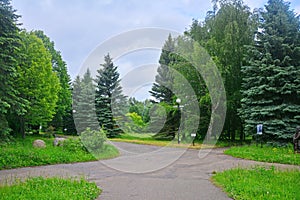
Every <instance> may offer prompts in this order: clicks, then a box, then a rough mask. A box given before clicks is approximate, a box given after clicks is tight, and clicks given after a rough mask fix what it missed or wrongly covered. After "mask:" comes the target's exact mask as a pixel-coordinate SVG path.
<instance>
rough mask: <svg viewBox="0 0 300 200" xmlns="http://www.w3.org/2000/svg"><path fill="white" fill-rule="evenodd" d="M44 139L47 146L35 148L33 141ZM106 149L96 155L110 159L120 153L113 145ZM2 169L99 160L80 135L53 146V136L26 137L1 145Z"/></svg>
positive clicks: (0, 161) (106, 145) (0, 159)
mask: <svg viewBox="0 0 300 200" xmlns="http://www.w3.org/2000/svg"><path fill="white" fill-rule="evenodd" d="M36 139H42V140H44V141H45V143H46V148H35V147H33V146H32V143H33V141H34V140H36ZM103 149H104V150H103V151H102V152H101V153H99V154H98V155H96V157H97V159H108V158H113V157H116V156H118V155H119V152H118V150H117V149H116V148H115V147H113V146H112V145H109V144H105V146H104V148H103ZM0 151H1V154H0V169H12V168H18V167H29V166H40V165H49V164H59V163H74V162H86V161H95V160H97V159H96V158H95V156H94V155H92V154H90V153H89V152H87V151H86V150H85V148H84V146H83V145H82V143H81V142H80V141H79V138H78V137H75V138H72V139H71V140H68V143H67V145H64V146H58V147H55V146H53V138H43V137H42V138H41V137H37V136H35V137H33V136H30V137H26V138H25V139H21V138H17V139H15V141H14V142H11V143H9V144H5V145H1V146H0Z"/></svg>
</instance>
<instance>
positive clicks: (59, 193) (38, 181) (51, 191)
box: [0, 177, 101, 200]
mask: <svg viewBox="0 0 300 200" xmlns="http://www.w3.org/2000/svg"><path fill="white" fill-rule="evenodd" d="M100 193H101V190H100V189H99V188H98V187H97V185H96V184H95V183H89V182H87V181H86V180H84V179H80V180H75V179H63V178H56V177H54V178H43V177H35V178H30V179H27V180H26V181H24V182H21V181H17V182H16V183H14V184H13V185H10V186H9V185H4V186H0V199H3V200H4V199H5V200H15V199H22V200H25V199H39V200H48V199H57V200H59V199H74V200H75V199H77V200H86V199H96V198H97V197H98V196H99V195H100Z"/></svg>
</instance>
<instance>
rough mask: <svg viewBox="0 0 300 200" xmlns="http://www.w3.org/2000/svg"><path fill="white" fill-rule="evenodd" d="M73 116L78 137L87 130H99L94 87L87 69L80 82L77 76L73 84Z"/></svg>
mask: <svg viewBox="0 0 300 200" xmlns="http://www.w3.org/2000/svg"><path fill="white" fill-rule="evenodd" d="M73 115H74V121H75V125H76V129H77V133H78V134H79V135H80V134H81V133H82V132H83V131H85V130H86V129H87V128H89V129H90V130H99V128H100V127H99V124H98V121H97V117H96V110H95V85H94V84H93V78H92V77H91V73H90V70H89V69H88V70H87V71H86V73H85V74H84V76H83V78H82V80H81V79H80V77H79V76H78V77H77V78H76V79H75V81H74V83H73Z"/></svg>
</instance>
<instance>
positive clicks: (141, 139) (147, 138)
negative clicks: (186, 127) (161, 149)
mask: <svg viewBox="0 0 300 200" xmlns="http://www.w3.org/2000/svg"><path fill="white" fill-rule="evenodd" d="M153 135H154V134H145V133H143V134H139V133H126V134H121V135H120V136H118V137H117V138H112V139H110V140H111V141H115V142H128V143H134V144H144V145H154V146H168V147H176V148H189V149H201V148H218V147H227V146H228V145H229V143H228V142H224V141H218V142H215V141H213V140H212V141H210V142H209V143H208V144H202V142H199V141H195V143H194V146H193V145H192V143H186V142H184V141H182V142H181V143H180V144H178V142H177V140H176V139H174V140H172V141H169V140H156V139H154V138H153V137H152V136H153Z"/></svg>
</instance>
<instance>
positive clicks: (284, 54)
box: [240, 0, 300, 142]
mask: <svg viewBox="0 0 300 200" xmlns="http://www.w3.org/2000/svg"><path fill="white" fill-rule="evenodd" d="M299 28H300V22H299V16H296V15H295V13H294V12H293V11H292V10H290V6H289V3H286V2H284V1H283V0H269V1H268V4H267V5H266V6H265V11H262V12H261V23H260V27H259V31H258V33H257V38H256V40H255V44H254V45H252V46H250V47H249V49H248V50H249V51H248V57H249V61H250V64H249V65H246V66H243V68H242V72H243V88H242V89H243V90H242V95H243V99H242V108H241V110H240V115H241V118H242V119H243V121H244V126H245V131H246V133H247V134H248V135H252V134H253V133H255V127H256V125H257V124H263V125H264V129H263V130H264V132H263V135H264V137H265V139H268V140H273V141H281V142H287V141H289V140H290V139H291V138H292V135H293V133H294V130H295V127H296V124H297V123H298V122H299V119H300V95H299V94H300V78H299V77H300V60H299V57H300V32H299Z"/></svg>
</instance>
